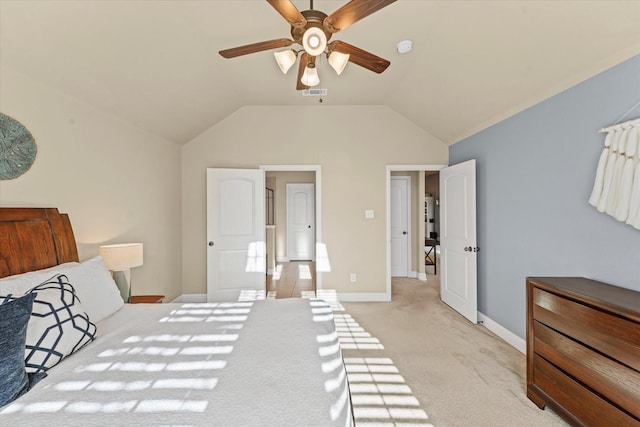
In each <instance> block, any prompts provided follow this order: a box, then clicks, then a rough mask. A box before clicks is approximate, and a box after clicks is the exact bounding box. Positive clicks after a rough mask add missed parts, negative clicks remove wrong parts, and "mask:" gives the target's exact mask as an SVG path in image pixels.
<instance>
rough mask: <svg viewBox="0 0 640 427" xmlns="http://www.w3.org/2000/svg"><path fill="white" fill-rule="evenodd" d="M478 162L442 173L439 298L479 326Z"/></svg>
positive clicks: (473, 161) (442, 171) (451, 168)
mask: <svg viewBox="0 0 640 427" xmlns="http://www.w3.org/2000/svg"><path fill="white" fill-rule="evenodd" d="M476 244H477V242H476V161H475V160H469V161H466V162H464V163H460V164H457V165H453V166H450V167H448V168H444V169H442V170H441V171H440V298H442V301H443V302H444V303H445V304H447V305H449V306H451V308H453V309H454V310H456V311H457V312H458V313H460V314H462V315H463V316H464V317H466V318H467V319H469V320H470V321H471V322H473V323H478V289H477V285H478V278H477V264H478V263H477V251H478V247H477V246H476Z"/></svg>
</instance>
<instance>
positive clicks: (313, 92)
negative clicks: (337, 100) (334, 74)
mask: <svg viewBox="0 0 640 427" xmlns="http://www.w3.org/2000/svg"><path fill="white" fill-rule="evenodd" d="M327 92H328V90H327V89H305V90H303V91H302V96H327Z"/></svg>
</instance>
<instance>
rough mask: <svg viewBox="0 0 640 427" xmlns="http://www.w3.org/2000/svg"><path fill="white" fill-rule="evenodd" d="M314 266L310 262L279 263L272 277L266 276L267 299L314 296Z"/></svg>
mask: <svg viewBox="0 0 640 427" xmlns="http://www.w3.org/2000/svg"><path fill="white" fill-rule="evenodd" d="M315 290H316V265H315V263H314V262H311V261H291V262H285V263H279V264H277V265H276V270H275V272H274V273H273V276H267V298H276V299H280V298H300V297H303V296H309V295H311V296H315Z"/></svg>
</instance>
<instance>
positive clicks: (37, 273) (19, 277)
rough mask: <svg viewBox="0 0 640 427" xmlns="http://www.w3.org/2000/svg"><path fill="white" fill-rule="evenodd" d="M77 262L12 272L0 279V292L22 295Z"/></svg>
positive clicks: (2, 293)
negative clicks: (12, 273)
mask: <svg viewBox="0 0 640 427" xmlns="http://www.w3.org/2000/svg"><path fill="white" fill-rule="evenodd" d="M78 264H79V263H77V262H67V263H64V264H60V265H54V266H53V267H49V268H43V269H42V270H34V271H29V272H27V273H21V274H14V275H13V276H7V277H3V278H2V279H0V294H1V295H9V294H16V295H22V294H24V293H27V292H28V291H29V290H30V289H31V288H33V287H34V286H36V285H39V284H40V283H42V282H44V281H45V280H47V279H50V278H52V277H53V276H55V274H56V271H58V270H59V269H60V268H63V267H69V266H72V265H78Z"/></svg>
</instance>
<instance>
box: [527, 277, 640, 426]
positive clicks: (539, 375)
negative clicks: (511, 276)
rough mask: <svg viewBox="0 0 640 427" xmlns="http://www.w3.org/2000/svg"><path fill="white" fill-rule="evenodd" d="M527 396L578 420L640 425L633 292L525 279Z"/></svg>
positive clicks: (638, 315)
mask: <svg viewBox="0 0 640 427" xmlns="http://www.w3.org/2000/svg"><path fill="white" fill-rule="evenodd" d="M527 396H528V397H529V399H531V400H532V401H533V402H534V403H535V404H536V405H538V406H539V407H540V408H544V407H545V406H549V407H550V408H551V409H552V410H553V411H555V412H556V413H557V414H558V415H560V416H562V417H563V418H564V419H565V420H566V421H567V422H569V423H570V424H572V425H578V426H583V425H584V426H616V427H622V426H635V427H638V426H640V292H636V291H632V290H629V289H624V288H620V287H616V286H611V285H608V284H605V283H601V282H597V281H595V280H590V279H585V278H580V277H529V278H527Z"/></svg>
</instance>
